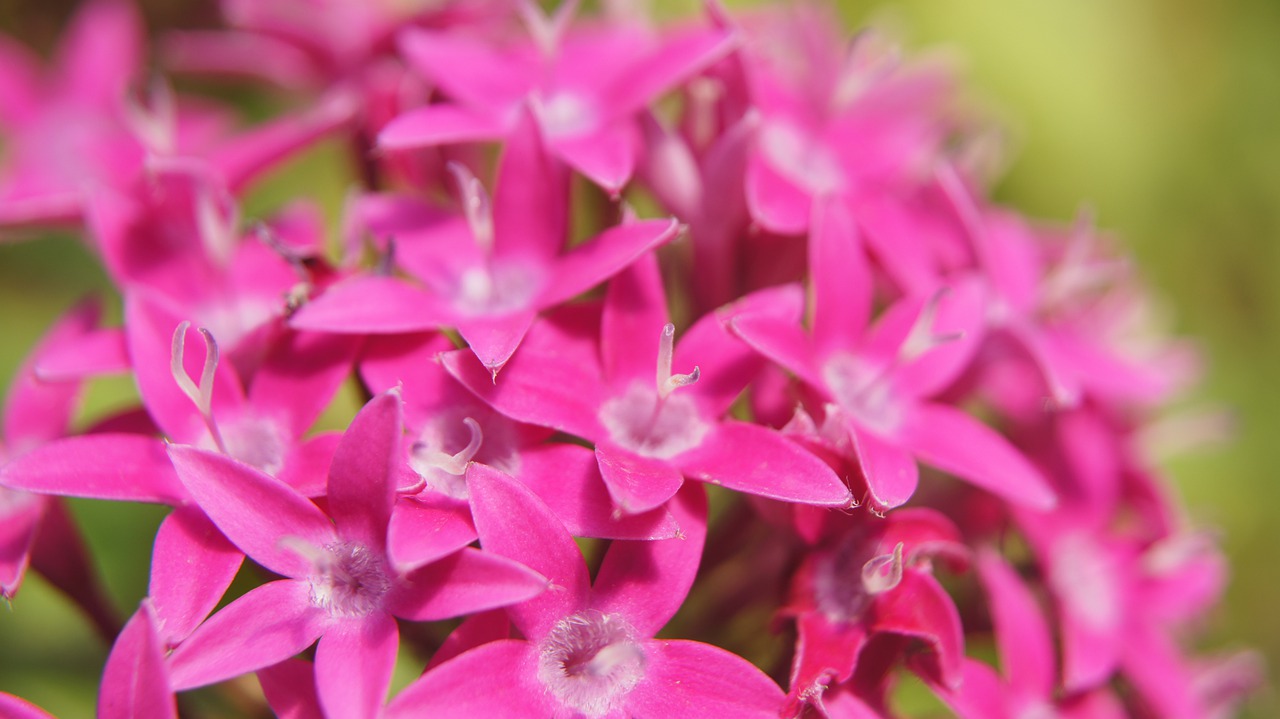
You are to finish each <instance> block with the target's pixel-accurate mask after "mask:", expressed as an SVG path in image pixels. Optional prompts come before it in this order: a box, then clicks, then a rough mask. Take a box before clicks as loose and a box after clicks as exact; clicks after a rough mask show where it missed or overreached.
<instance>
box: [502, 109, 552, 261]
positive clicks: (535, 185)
mask: <svg viewBox="0 0 1280 719" xmlns="http://www.w3.org/2000/svg"><path fill="white" fill-rule="evenodd" d="M568 203H569V176H568V173H566V172H565V171H564V169H563V168H561V167H559V165H558V163H556V162H555V161H554V160H552V159H551V157H550V155H548V154H547V148H546V147H545V145H544V144H543V139H542V133H541V132H540V131H539V130H538V124H537V121H536V120H535V119H534V117H533V115H532V114H530V113H529V111H528V110H525V111H523V112H521V113H520V121H519V122H518V123H517V124H516V126H515V128H514V129H513V130H512V132H511V134H510V136H509V137H508V138H507V142H506V146H505V147H504V149H503V151H502V158H501V160H500V161H499V163H498V182H497V185H496V186H495V189H494V194H493V239H494V254H495V255H497V256H502V257H514V258H524V260H525V261H526V262H531V263H537V264H545V263H547V262H549V261H550V260H551V258H552V257H554V256H556V255H558V254H559V253H560V250H561V248H563V247H564V243H565V240H567V239H568V234H569V217H568V210H567V208H568V206H569V204H568Z"/></svg>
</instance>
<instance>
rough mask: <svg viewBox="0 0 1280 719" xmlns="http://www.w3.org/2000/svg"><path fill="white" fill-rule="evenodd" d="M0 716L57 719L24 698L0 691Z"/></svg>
mask: <svg viewBox="0 0 1280 719" xmlns="http://www.w3.org/2000/svg"><path fill="white" fill-rule="evenodd" d="M0 717H3V718H4V719H57V717H55V716H54V715H52V714H50V713H48V712H46V711H45V710H43V709H41V708H40V707H38V706H36V705H35V704H32V703H31V702H29V701H27V700H25V699H19V698H18V697H15V696H14V695H12V694H6V693H4V692H0Z"/></svg>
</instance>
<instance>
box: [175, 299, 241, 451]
mask: <svg viewBox="0 0 1280 719" xmlns="http://www.w3.org/2000/svg"><path fill="white" fill-rule="evenodd" d="M190 326H191V323H190V322H188V321H186V320H183V321H182V322H180V323H179V324H178V327H177V329H175V330H174V331H173V345H172V348H171V350H170V365H169V368H170V370H171V371H172V372H173V379H174V381H176V382H177V383H178V387H179V388H180V389H181V390H182V393H183V394H185V395H186V396H187V397H188V398H189V399H190V400H191V401H192V403H194V404H195V406H196V410H197V411H199V412H200V417H201V418H202V419H203V420H204V424H205V427H207V428H208V430H209V435H210V436H211V437H213V442H214V444H216V445H217V446H218V449H219V450H221V451H222V452H223V453H224V454H225V453H227V445H226V443H225V442H223V441H222V434H221V433H219V432H218V424H217V422H215V421H214V419H213V380H214V376H215V375H216V374H217V371H218V343H217V342H216V341H215V340H214V339H213V333H212V332H210V331H209V330H207V329H205V328H203V327H201V328H200V336H201V337H203V338H204V368H203V370H202V371H201V372H200V384H199V385H197V384H196V383H195V382H193V381H192V380H191V377H190V375H188V374H187V370H186V367H185V366H183V354H184V349H185V347H184V345H185V342H186V338H187V328H188V327H190Z"/></svg>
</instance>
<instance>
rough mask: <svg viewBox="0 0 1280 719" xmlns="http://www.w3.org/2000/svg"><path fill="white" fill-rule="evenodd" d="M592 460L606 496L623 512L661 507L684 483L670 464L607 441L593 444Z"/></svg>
mask: <svg viewBox="0 0 1280 719" xmlns="http://www.w3.org/2000/svg"><path fill="white" fill-rule="evenodd" d="M596 459H597V460H598V461H599V463H600V476H601V477H602V478H604V484H605V487H606V488H608V490H609V497H610V498H612V499H613V505H614V507H615V508H616V509H617V510H618V511H619V512H622V513H623V514H639V513H640V512H648V511H650V510H652V509H655V508H657V507H661V506H662V505H663V504H664V503H665V502H666V501H667V500H668V499H671V498H672V497H674V496H675V493H676V490H678V489H680V485H682V484H684V477H683V476H682V475H681V474H680V470H679V469H677V468H676V466H675V464H674V463H672V462H669V461H667V460H665V459H656V458H654V457H645V456H642V455H639V454H636V453H635V452H632V451H630V450H626V449H623V448H622V447H619V446H617V445H616V444H613V443H612V442H609V441H607V440H601V441H600V442H597V443H596Z"/></svg>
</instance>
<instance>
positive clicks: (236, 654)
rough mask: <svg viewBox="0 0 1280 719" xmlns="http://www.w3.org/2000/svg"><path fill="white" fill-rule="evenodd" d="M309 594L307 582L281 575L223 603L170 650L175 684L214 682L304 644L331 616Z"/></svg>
mask: <svg viewBox="0 0 1280 719" xmlns="http://www.w3.org/2000/svg"><path fill="white" fill-rule="evenodd" d="M310 596H311V590H310V588H309V587H308V586H307V583H306V582H299V581H294V580H292V579H282V580H278V581H275V582H269V583H267V584H264V585H262V586H261V587H257V588H256V589H252V590H250V591H249V593H248V594H246V595H244V596H243V597H240V598H239V599H237V600H235V601H234V602H232V603H231V604H228V605H227V606H226V607H224V608H222V609H221V610H220V611H219V612H218V613H217V614H214V615H213V616H212V617H209V619H208V621H206V622H205V623H204V624H201V625H200V626H199V627H198V628H197V629H196V630H195V631H194V632H192V633H191V636H190V637H188V638H187V639H186V641H184V642H183V643H182V644H179V645H178V648H177V649H174V650H173V653H172V654H170V655H169V680H170V682H171V683H172V686H173V689H174V690H175V691H183V690H186V689H194V688H195V687H200V686H205V685H206V684H214V683H217V682H220V681H223V680H224V679H230V678H232V677H236V676H239V675H241V674H244V673H246V672H251V671H255V670H257V669H261V668H262V667H268V666H271V665H272V664H275V663H276V662H279V661H283V660H285V659H288V658H289V657H291V656H293V655H295V654H297V653H298V652H300V651H302V650H303V649H306V648H307V647H308V646H310V645H311V643H312V642H314V641H315V640H316V639H317V638H319V636H320V635H321V634H323V633H324V631H325V627H326V626H327V625H328V624H329V623H330V622H331V621H332V619H331V618H330V617H329V615H328V614H327V613H325V612H324V611H323V610H321V609H318V608H317V607H315V606H313V605H312V604H311V599H310Z"/></svg>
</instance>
